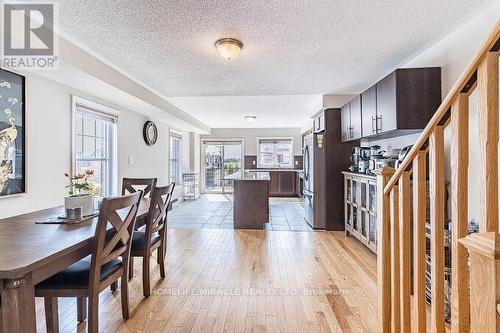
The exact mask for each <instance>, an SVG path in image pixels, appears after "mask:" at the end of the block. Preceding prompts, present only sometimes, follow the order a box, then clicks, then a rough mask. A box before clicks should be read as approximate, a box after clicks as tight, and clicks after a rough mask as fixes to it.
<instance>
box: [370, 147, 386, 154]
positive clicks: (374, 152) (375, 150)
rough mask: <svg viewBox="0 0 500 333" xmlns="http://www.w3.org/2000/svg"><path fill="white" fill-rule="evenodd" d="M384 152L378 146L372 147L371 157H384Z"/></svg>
mask: <svg viewBox="0 0 500 333" xmlns="http://www.w3.org/2000/svg"><path fill="white" fill-rule="evenodd" d="M383 154H384V151H383V150H382V148H381V147H380V146H378V145H375V146H371V147H370V156H376V155H383Z"/></svg>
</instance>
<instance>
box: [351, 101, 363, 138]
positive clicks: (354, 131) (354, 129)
mask: <svg viewBox="0 0 500 333" xmlns="http://www.w3.org/2000/svg"><path fill="white" fill-rule="evenodd" d="M349 104H350V106H351V138H350V139H351V140H357V139H361V134H362V133H361V95H359V96H357V97H356V98H354V99H353V100H352V101H351V102H350V103H349Z"/></svg>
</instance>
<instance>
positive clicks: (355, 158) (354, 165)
mask: <svg viewBox="0 0 500 333" xmlns="http://www.w3.org/2000/svg"><path fill="white" fill-rule="evenodd" d="M360 149H361V148H360V147H353V148H352V153H351V165H350V166H349V171H351V172H358V163H359V158H360V157H359V152H360Z"/></svg>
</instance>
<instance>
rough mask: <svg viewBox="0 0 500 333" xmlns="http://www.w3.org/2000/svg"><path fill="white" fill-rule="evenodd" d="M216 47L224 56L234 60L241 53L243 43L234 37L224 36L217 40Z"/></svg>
mask: <svg viewBox="0 0 500 333" xmlns="http://www.w3.org/2000/svg"><path fill="white" fill-rule="evenodd" d="M215 48H216V49H217V52H219V55H220V56H221V57H222V58H224V59H227V60H233V59H236V58H238V56H239V55H240V52H241V49H242V48H243V43H242V42H241V41H239V40H237V39H234V38H222V39H219V40H218V41H216V42H215Z"/></svg>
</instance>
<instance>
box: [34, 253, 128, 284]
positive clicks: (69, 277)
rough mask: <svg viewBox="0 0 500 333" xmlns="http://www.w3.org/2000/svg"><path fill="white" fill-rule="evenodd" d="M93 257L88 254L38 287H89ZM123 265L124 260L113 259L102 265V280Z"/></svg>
mask: <svg viewBox="0 0 500 333" xmlns="http://www.w3.org/2000/svg"><path fill="white" fill-rule="evenodd" d="M90 264H91V257H90V256H88V257H86V258H84V259H82V260H80V261H78V262H76V263H74V264H72V265H70V266H68V267H67V268H66V269H64V270H63V271H61V272H59V273H57V274H55V275H53V276H51V277H50V278H48V279H46V280H44V281H42V282H40V283H39V284H37V285H36V286H35V288H36V289H87V288H88V287H89V275H90ZM120 267H122V261H121V260H119V259H113V260H111V261H110V262H107V263H106V264H104V265H103V266H102V267H101V281H102V280H104V279H106V278H107V277H109V276H110V275H111V274H113V273H114V272H116V271H117V270H118V269H119V268H120Z"/></svg>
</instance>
